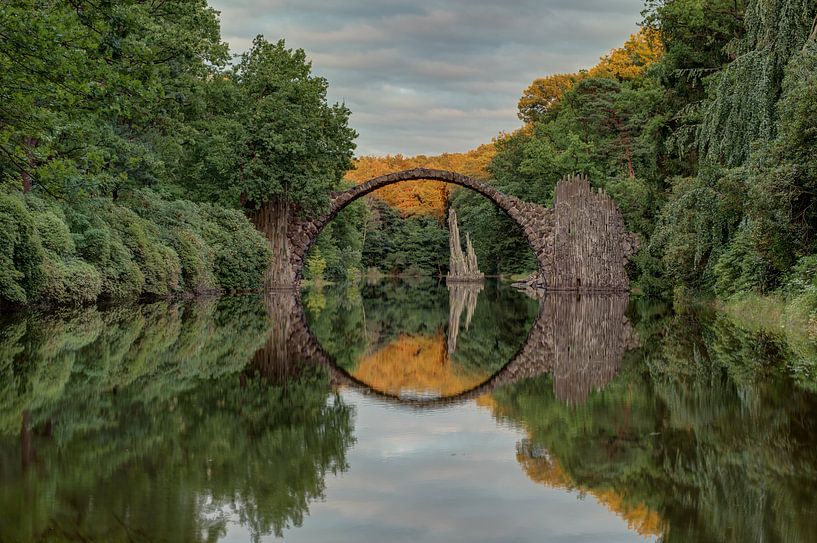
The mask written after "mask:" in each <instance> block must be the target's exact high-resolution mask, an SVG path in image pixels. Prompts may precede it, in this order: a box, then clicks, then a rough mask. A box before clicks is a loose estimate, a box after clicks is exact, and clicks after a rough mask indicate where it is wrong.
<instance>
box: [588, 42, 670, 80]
mask: <svg viewBox="0 0 817 543" xmlns="http://www.w3.org/2000/svg"><path fill="white" fill-rule="evenodd" d="M663 55H664V44H663V42H662V41H661V36H660V34H659V33H658V31H656V30H653V29H641V30H640V31H639V32H637V33H635V34H633V35H631V36H630V38H629V39H628V40H627V41H626V42H624V46H622V47H619V48H617V49H613V50H612V51H610V53H609V54H608V55H605V56H603V57H602V58H601V60H600V61H599V63H598V64H596V65H595V66H594V67H593V68H591V69H590V71H589V74H590V76H592V77H611V78H616V79H620V80H622V81H626V80H629V79H636V78H637V77H640V76H641V75H642V74H643V73H644V72H645V71H646V69H647V68H649V67H650V66H651V65H652V64H655V63H656V62H657V61H658V60H660V59H661V57H662V56H663Z"/></svg>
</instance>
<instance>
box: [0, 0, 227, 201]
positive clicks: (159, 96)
mask: <svg viewBox="0 0 817 543" xmlns="http://www.w3.org/2000/svg"><path fill="white" fill-rule="evenodd" d="M0 28H2V31H1V32H0V103H2V105H0V142H2V143H0V176H2V180H3V181H7V182H11V183H13V184H17V186H22V188H23V190H24V191H29V190H31V188H32V187H33V186H34V185H38V186H40V187H41V188H42V189H43V190H45V191H48V192H50V193H51V194H53V195H64V196H72V195H82V194H86V193H88V192H91V193H94V194H113V195H116V194H117V192H118V191H119V190H121V189H122V188H125V187H132V186H137V187H138V186H154V185H157V184H159V183H160V182H163V181H167V180H168V178H169V177H170V175H171V173H172V172H173V171H174V170H175V167H176V166H175V165H176V162H177V161H178V159H179V156H180V154H179V153H178V150H179V147H180V146H181V145H182V143H183V141H184V136H185V132H186V130H185V129H184V124H185V122H186V121H185V118H186V115H187V113H188V111H189V110H191V109H193V108H194V107H195V102H196V100H197V97H198V95H199V92H198V89H199V88H200V85H201V83H202V82H203V81H204V80H205V79H207V78H208V77H209V76H210V74H212V73H213V72H214V71H215V70H216V69H217V68H218V67H219V66H222V65H223V64H224V63H225V61H226V58H227V47H226V45H225V44H224V43H223V42H221V38H220V35H219V25H218V19H217V13H216V11H215V10H213V9H212V8H209V7H208V6H207V3H206V1H205V0H192V1H187V0H168V1H166V2H150V3H148V2H138V1H134V0H128V1H124V2H101V3H100V2H90V1H87V0H76V1H72V2H63V1H59V0H46V1H42V2H41V1H34V0H12V1H10V2H4V3H3V5H2V7H0Z"/></svg>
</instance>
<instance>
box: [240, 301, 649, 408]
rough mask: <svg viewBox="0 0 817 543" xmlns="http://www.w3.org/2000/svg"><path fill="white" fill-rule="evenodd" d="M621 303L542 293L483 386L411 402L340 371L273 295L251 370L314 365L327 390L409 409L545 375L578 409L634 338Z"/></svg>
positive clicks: (292, 309)
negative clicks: (512, 351) (267, 328)
mask: <svg viewBox="0 0 817 543" xmlns="http://www.w3.org/2000/svg"><path fill="white" fill-rule="evenodd" d="M627 301H628V297H627V295H625V294H592V295H577V294H575V293H573V294H567V293H550V294H545V295H544V296H542V298H541V300H540V305H539V313H538V315H537V317H536V320H535V321H534V323H533V325H532V327H531V330H530V332H529V333H528V336H527V339H526V340H525V343H524V344H523V345H522V346H521V347H520V349H519V350H518V351H517V353H516V355H515V356H514V357H513V359H512V360H510V361H508V363H507V364H505V365H504V366H503V367H502V369H500V370H499V371H498V372H496V373H495V374H494V375H492V376H491V377H490V378H488V379H487V380H486V381H485V382H483V383H482V384H480V385H478V386H476V387H474V388H472V389H470V390H466V391H463V392H461V393H458V394H455V395H453V396H448V397H441V398H422V397H420V398H418V397H402V396H400V395H397V394H392V393H388V392H383V391H379V390H375V389H373V388H372V387H371V386H370V385H369V384H367V383H364V382H362V381H360V380H359V379H356V378H355V377H353V376H352V375H350V374H349V373H347V372H346V371H345V370H343V369H342V368H340V367H339V366H338V365H337V364H336V362H335V361H334V359H333V358H332V356H331V355H329V354H328V353H327V352H326V351H325V350H324V349H323V347H322V346H321V345H320V343H319V342H318V340H317V339H316V338H315V336H314V335H313V334H312V332H311V330H310V329H309V326H308V324H307V320H306V316H305V314H304V312H303V307H302V305H301V303H300V300H299V298H298V296H297V295H296V294H295V293H292V294H287V293H283V292H277V293H271V294H268V296H267V307H268V310H269V312H270V316H271V318H272V320H273V332H272V335H271V336H270V339H269V341H268V342H267V345H266V346H265V348H263V349H262V350H260V351H259V352H258V353H256V357H255V363H256V366H259V365H260V366H262V367H263V366H266V367H268V368H270V369H272V368H282V367H289V366H291V365H292V364H310V363H317V364H320V365H321V366H323V367H324V368H326V369H327V370H328V372H329V375H330V379H331V382H332V384H334V385H340V386H348V387H351V388H354V389H356V390H358V391H360V392H362V393H364V394H367V395H371V396H374V397H377V398H380V399H383V400H386V401H389V402H394V403H399V404H403V405H409V406H415V407H443V406H446V405H451V404H455V403H459V402H463V401H467V400H470V399H473V398H476V397H478V396H481V395H483V394H487V393H489V392H491V391H493V390H494V389H496V388H497V387H500V386H503V385H507V384H510V383H514V382H516V381H518V380H521V379H526V378H530V377H535V376H537V375H541V374H543V373H550V374H551V375H552V376H553V386H554V391H555V394H556V397H557V398H558V399H560V400H562V401H564V402H567V403H570V404H578V403H581V402H583V401H584V400H585V399H586V398H587V396H588V395H589V394H590V392H591V391H593V390H596V389H600V388H602V387H604V386H605V385H606V384H607V383H608V382H609V381H610V380H611V379H612V378H613V377H614V376H615V375H616V372H617V370H618V367H619V365H620V364H621V360H622V358H623V356H624V352H625V351H626V350H627V349H628V348H629V347H631V346H633V344H634V339H635V336H634V333H633V331H632V329H631V327H630V324H629V321H628V320H627V318H626V317H625V314H624V313H625V310H626V308H627Z"/></svg>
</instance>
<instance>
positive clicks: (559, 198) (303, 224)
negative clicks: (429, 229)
mask: <svg viewBox="0 0 817 543" xmlns="http://www.w3.org/2000/svg"><path fill="white" fill-rule="evenodd" d="M413 180H433V181H442V182H445V183H452V184H455V185H459V186H461V187H465V188H468V189H471V190H473V191H475V192H478V193H479V194H481V195H483V196H485V197H486V198H488V199H489V200H490V201H491V202H493V203H494V204H495V205H496V206H497V207H499V209H501V210H502V211H504V212H505V213H506V214H507V215H508V216H509V217H510V218H511V219H513V220H514V221H515V222H516V223H517V224H518V225H519V226H520V227H521V229H522V232H523V233H524V236H525V238H526V240H527V242H528V244H529V245H530V247H531V249H532V250H533V253H534V254H535V255H536V260H537V262H538V265H539V270H538V271H539V273H538V278H537V279H536V283H537V284H538V285H539V286H542V287H545V288H547V289H549V290H574V291H626V290H628V289H629V280H628V278H627V274H626V271H625V266H626V264H627V262H628V260H629V259H630V258H631V256H632V255H633V254H634V253H635V251H636V250H637V248H638V238H637V236H636V235H635V234H633V233H630V232H627V230H626V228H625V227H624V220H623V218H622V216H621V213H620V211H619V209H618V207H617V206H616V204H615V203H614V202H613V200H612V199H611V198H610V197H609V196H608V195H607V194H605V193H604V192H602V191H600V190H594V189H592V188H591V186H590V182H589V181H588V179H587V178H585V177H579V176H568V177H566V178H564V179H562V180H561V181H559V183H558V184H557V185H556V192H555V198H554V206H553V207H545V206H542V205H539V204H534V203H529V202H525V201H523V200H520V199H519V198H516V197H514V196H510V195H507V194H504V193H502V192H500V191H499V190H497V189H496V188H495V187H494V186H492V185H491V184H489V183H486V182H484V181H480V180H477V179H474V178H472V177H468V176H465V175H461V174H459V173H455V172H450V171H446V170H433V169H426V168H416V169H413V170H405V171H401V172H397V173H391V174H388V175H383V176H381V177H377V178H374V179H371V180H369V181H366V182H365V183H362V184H360V185H357V186H355V187H352V188H350V189H348V190H345V191H341V192H333V193H332V194H331V199H330V203H329V208H328V210H327V211H326V212H325V213H323V214H321V215H319V216H317V217H309V218H299V217H297V216H296V215H295V214H294V213H292V214H290V212H289V211H287V217H285V219H284V220H285V221H286V224H285V228H286V236H285V243H284V246H283V247H274V248H273V249H274V250H275V252H276V257H275V260H276V262H274V265H273V267H272V268H271V272H270V273H269V274H268V277H267V283H268V286H269V287H272V288H292V287H293V286H297V285H298V284H299V283H300V280H301V275H302V271H303V267H304V263H305V260H306V257H307V255H308V253H309V250H310V249H311V247H312V245H313V244H314V243H315V241H316V239H317V237H318V235H319V234H320V232H321V231H322V230H323V228H324V227H325V226H326V225H327V224H328V223H329V221H331V220H332V219H333V218H334V217H335V216H336V215H337V214H338V213H339V212H340V211H341V210H342V209H343V208H344V207H346V206H347V205H349V204H350V203H352V202H353V201H355V200H357V199H358V198H360V197H362V196H364V195H366V194H369V193H371V192H373V191H375V190H377V189H380V188H383V187H386V186H389V185H393V184H396V183H402V182H406V181H413Z"/></svg>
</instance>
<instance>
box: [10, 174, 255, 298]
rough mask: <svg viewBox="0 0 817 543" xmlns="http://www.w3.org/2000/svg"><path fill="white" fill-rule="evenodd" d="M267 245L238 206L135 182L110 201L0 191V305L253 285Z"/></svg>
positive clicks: (161, 295)
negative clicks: (165, 193)
mask: <svg viewBox="0 0 817 543" xmlns="http://www.w3.org/2000/svg"><path fill="white" fill-rule="evenodd" d="M270 258H271V251H270V249H269V246H268V244H267V242H266V240H265V238H264V237H263V235H261V234H260V233H259V232H258V231H257V230H256V229H255V228H254V227H253V225H252V223H251V222H250V221H249V220H248V219H247V217H246V216H245V215H244V214H243V213H242V212H241V211H238V210H234V209H228V208H224V207H221V206H218V205H215V204H209V203H193V202H190V201H186V200H166V199H163V198H161V197H160V196H159V195H158V194H157V193H155V192H153V191H151V190H148V189H141V190H135V191H133V192H130V193H128V194H126V195H124V196H120V197H119V198H117V199H116V200H113V199H111V198H104V197H97V198H84V199H82V200H80V201H76V202H67V201H60V202H57V201H54V200H53V199H51V198H45V197H40V196H37V195H34V194H33V193H27V194H23V193H22V192H7V193H0V308H1V309H2V310H3V311H4V312H5V311H9V310H13V309H15V308H22V307H25V306H31V305H70V306H77V305H88V304H93V303H96V302H104V301H114V302H119V301H135V300H150V299H163V298H164V299H167V298H176V297H184V296H191V295H200V294H207V293H211V294H212V293H226V292H237V291H247V290H255V289H260V288H261V287H262V285H263V278H264V271H265V269H266V267H267V265H268V263H269V260H270Z"/></svg>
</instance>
